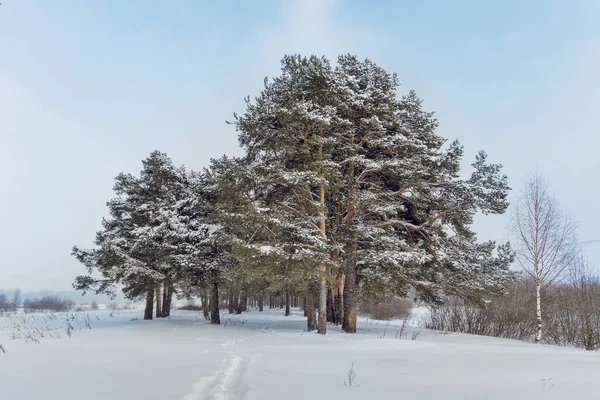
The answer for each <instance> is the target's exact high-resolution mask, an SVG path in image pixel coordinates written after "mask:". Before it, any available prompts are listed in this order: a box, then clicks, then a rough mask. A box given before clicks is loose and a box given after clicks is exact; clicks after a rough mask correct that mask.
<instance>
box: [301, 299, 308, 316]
mask: <svg viewBox="0 0 600 400" xmlns="http://www.w3.org/2000/svg"><path fill="white" fill-rule="evenodd" d="M307 297H308V295H305V296H304V298H303V299H302V309H303V310H304V316H305V317H308V314H307V311H306V309H307V308H308V299H307Z"/></svg>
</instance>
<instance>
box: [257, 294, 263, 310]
mask: <svg viewBox="0 0 600 400" xmlns="http://www.w3.org/2000/svg"><path fill="white" fill-rule="evenodd" d="M263 303H264V298H263V295H262V294H261V295H260V296H259V297H258V311H260V312H263V308H264V304H263Z"/></svg>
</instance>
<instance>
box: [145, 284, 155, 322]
mask: <svg viewBox="0 0 600 400" xmlns="http://www.w3.org/2000/svg"><path fill="white" fill-rule="evenodd" d="M153 306H154V287H152V286H150V287H149V288H148V290H147V291H146V309H145V310H144V319H152V311H153Z"/></svg>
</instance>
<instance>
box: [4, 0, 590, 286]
mask: <svg viewBox="0 0 600 400" xmlns="http://www.w3.org/2000/svg"><path fill="white" fill-rule="evenodd" d="M1 3H2V4H1V5H0V151H1V155H0V190H1V192H0V288H4V289H11V288H15V287H21V288H22V289H24V290H42V289H49V290H65V289H69V288H70V287H71V283H72V282H73V278H74V277H75V276H76V275H79V274H82V273H84V272H85V269H84V267H83V266H82V265H81V264H79V263H78V262H77V261H76V260H75V259H74V258H73V257H71V255H70V252H71V248H72V247H73V245H75V244H77V245H78V246H81V247H91V246H92V245H93V240H94V236H95V232H96V231H97V230H99V229H100V223H101V220H102V218H103V217H104V216H106V215H107V209H106V201H107V200H109V199H110V198H111V197H112V196H113V193H112V185H113V179H114V177H115V176H116V175H117V174H118V173H119V172H121V171H125V172H132V173H138V172H139V170H140V169H141V160H142V159H143V158H145V157H147V156H148V155H149V154H150V152H151V151H153V150H156V149H158V150H160V151H163V152H166V153H167V154H168V155H169V156H170V157H171V158H172V159H173V161H174V163H175V164H178V165H181V164H185V165H186V166H187V167H188V168H193V169H200V168H202V167H204V166H206V165H207V164H208V162H209V160H210V159H211V158H216V157H219V156H221V155H223V154H227V155H232V156H235V155H241V151H240V149H239V147H238V143H237V135H236V133H235V130H234V128H233V127H232V126H230V125H227V124H226V121H227V120H232V119H233V113H234V112H238V113H242V112H243V111H244V101H243V100H244V97H245V96H248V95H250V96H255V95H257V94H258V93H259V91H260V89H261V87H262V84H263V79H264V78H265V76H269V77H273V76H276V75H277V74H278V72H279V68H280V60H281V58H282V57H283V55H284V54H293V53H301V54H303V55H310V54H317V55H325V56H327V57H329V58H330V59H332V60H334V59H335V57H337V55H339V54H342V53H352V54H356V55H357V56H359V57H360V58H369V59H371V60H372V61H374V62H376V63H378V64H379V65H381V66H383V67H384V68H386V69H387V70H388V71H390V72H396V73H398V76H399V78H400V81H401V82H402V86H401V87H400V90H399V93H400V94H403V93H406V92H407V91H408V90H410V89H414V90H416V92H417V94H418V95H419V96H420V97H421V98H422V99H423V100H424V106H425V108H426V109H428V110H431V111H435V112H436V116H437V118H438V120H439V122H440V127H439V130H438V133H439V134H441V135H442V136H444V137H446V138H448V139H450V140H453V139H458V140H459V141H460V142H461V143H462V144H463V145H464V147H465V167H468V166H469V164H470V163H471V162H472V161H473V160H474V157H475V154H476V153H477V151H479V150H480V149H483V150H485V151H486V152H487V153H488V155H489V160H490V161H491V162H494V163H501V164H503V165H504V172H505V173H506V174H507V175H508V177H509V180H510V184H511V187H512V188H513V191H512V193H511V200H514V199H516V196H517V194H518V192H519V190H520V189H521V188H522V187H523V180H524V179H525V178H526V177H527V175H528V174H530V173H531V172H532V171H533V170H536V169H537V170H538V171H540V172H541V173H543V174H544V175H545V176H546V177H547V178H548V180H549V182H550V183H551V186H552V188H553V192H554V194H555V195H556V197H557V198H558V200H559V202H560V203H561V205H562V206H563V207H564V208H565V209H566V210H567V211H568V212H569V213H570V214H571V215H572V216H573V218H574V219H575V220H576V221H577V222H578V224H579V238H580V240H582V241H587V240H595V239H600V233H599V232H598V231H597V229H596V228H597V226H599V225H600V213H598V207H599V205H598V204H599V203H598V199H599V198H600V185H599V184H598V183H599V178H598V171H599V168H600V161H599V159H598V157H597V152H598V150H597V149H598V147H600V135H599V134H598V132H599V129H598V128H599V125H600V120H599V118H600V113H599V112H598V110H599V109H600V90H599V89H600V12H599V11H600V3H597V2H595V1H594V0H585V1H578V0H573V1H551V0H550V1H549V0H545V1H544V0H542V1H534V0H531V1H527V2H523V1H512V0H509V1H503V2H483V1H478V0H473V1H458V0H457V1H445V0H438V1H418V2H417V1H404V0H397V1H376V2H373V1H368V0H366V1H361V0H355V1H350V0H322V1H319V0H298V1H294V0H280V1H277V0H270V1H266V0H265V1H261V0H255V1H241V0H238V1H236V0H232V1H228V2H209V1H195V0H187V1H186V0H179V1H176V2H164V1H160V2H159V1H147V0H144V1H141V0H129V1H126V2H125V1H121V0H103V1H94V2H88V1H74V0H70V1H68V0H56V1H51V2H50V1H44V0H37V1H34V0H2V1H1ZM511 212H512V210H511V209H509V211H508V212H507V214H505V215H502V216H490V217H485V218H477V220H476V230H477V232H478V234H479V236H480V238H481V239H485V240H489V239H493V240H498V241H505V240H506V239H507V238H508V237H509V231H508V230H507V228H506V227H507V225H508V222H509V220H510V214H511ZM587 250H588V257H589V260H590V262H591V263H592V264H595V265H600V244H597V245H594V244H592V245H589V246H587Z"/></svg>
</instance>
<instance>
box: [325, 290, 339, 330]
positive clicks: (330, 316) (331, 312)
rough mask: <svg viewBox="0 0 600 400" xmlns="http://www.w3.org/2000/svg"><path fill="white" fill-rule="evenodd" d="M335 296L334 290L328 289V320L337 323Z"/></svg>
mask: <svg viewBox="0 0 600 400" xmlns="http://www.w3.org/2000/svg"><path fill="white" fill-rule="evenodd" d="M334 304H335V298H334V297H333V290H332V289H331V288H328V289H327V322H329V323H332V324H334V325H337V324H336V323H335V307H334Z"/></svg>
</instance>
